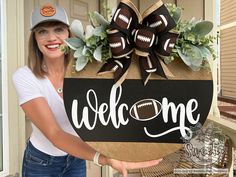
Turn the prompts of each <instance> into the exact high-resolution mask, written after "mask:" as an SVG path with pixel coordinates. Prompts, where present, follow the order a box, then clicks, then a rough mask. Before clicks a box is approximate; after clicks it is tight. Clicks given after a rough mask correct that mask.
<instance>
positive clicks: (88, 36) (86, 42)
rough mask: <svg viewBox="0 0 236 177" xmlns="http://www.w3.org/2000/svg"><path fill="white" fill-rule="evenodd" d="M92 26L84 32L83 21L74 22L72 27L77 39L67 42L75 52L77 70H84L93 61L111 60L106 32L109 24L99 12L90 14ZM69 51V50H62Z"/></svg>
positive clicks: (88, 26) (70, 39) (69, 39)
mask: <svg viewBox="0 0 236 177" xmlns="http://www.w3.org/2000/svg"><path fill="white" fill-rule="evenodd" d="M89 19H90V23H91V25H87V26H86V30H84V28H83V25H82V23H81V21H79V20H74V21H73V22H72V24H71V26H70V30H71V32H72V33H73V34H74V35H75V37H72V38H68V39H66V40H65V43H66V44H67V46H69V48H70V49H72V50H74V51H75V52H74V58H75V59H76V65H75V70H76V71H80V70H82V69H83V68H84V67H85V66H86V65H87V63H88V62H92V61H93V59H95V60H97V61H99V62H103V61H106V60H107V59H109V58H111V52H110V48H109V45H108V38H107V33H106V30H107V28H108V26H109V22H108V21H107V20H106V19H105V18H104V17H103V16H102V15H100V14H99V13H98V12H92V13H90V14H89ZM62 50H67V49H62Z"/></svg>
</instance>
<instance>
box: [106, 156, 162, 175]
mask: <svg viewBox="0 0 236 177" xmlns="http://www.w3.org/2000/svg"><path fill="white" fill-rule="evenodd" d="M161 161H162V159H158V160H151V161H145V162H125V161H119V160H115V159H109V158H108V159H107V164H108V165H109V166H111V167H112V168H114V169H115V170H117V171H118V172H120V173H121V174H122V176H123V177H127V175H128V170H133V169H140V168H147V167H151V166H154V165H157V164H159V163H160V162H161Z"/></svg>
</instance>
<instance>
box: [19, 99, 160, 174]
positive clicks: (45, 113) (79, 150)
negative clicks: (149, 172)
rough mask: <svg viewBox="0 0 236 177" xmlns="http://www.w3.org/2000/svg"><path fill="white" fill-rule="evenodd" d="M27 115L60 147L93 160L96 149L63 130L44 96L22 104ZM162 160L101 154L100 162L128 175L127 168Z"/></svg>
mask: <svg viewBox="0 0 236 177" xmlns="http://www.w3.org/2000/svg"><path fill="white" fill-rule="evenodd" d="M21 107H22V109H23V110H24V112H25V114H26V115H27V117H29V118H30V120H31V121H32V122H33V123H34V125H35V126H37V127H38V128H39V129H40V130H41V132H42V133H43V134H44V135H45V136H46V137H47V138H48V139H49V140H50V141H51V142H52V143H53V144H54V145H55V146H56V147H57V148H59V149H61V150H63V151H65V152H67V153H68V154H71V155H73V156H75V157H78V158H81V159H85V160H90V161H91V160H93V157H94V155H95V153H96V151H95V150H94V149H93V148H91V147H90V146H89V145H88V144H87V143H85V142H84V141H83V140H81V139H80V138H79V137H76V136H74V135H71V134H69V133H67V132H65V131H63V130H62V128H61V127H60V126H59V125H58V123H57V122H56V119H55V118H54V115H53V113H52V111H51V109H50V107H49V105H48V104H47V101H46V100H45V99H44V98H43V97H39V98H35V99H33V100H30V101H28V102H26V103H24V104H22V105H21ZM160 161H161V159H160V160H153V161H147V162H138V163H131V162H123V161H118V160H115V159H110V158H107V157H105V156H104V155H102V154H101V155H100V156H99V164H102V165H109V166H111V167H113V168H114V169H116V170H118V171H119V172H121V173H122V175H123V176H124V177H126V176H127V169H137V168H145V167H149V166H153V165H157V164H158V163H159V162H160Z"/></svg>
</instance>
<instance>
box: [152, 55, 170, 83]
mask: <svg viewBox="0 0 236 177" xmlns="http://www.w3.org/2000/svg"><path fill="white" fill-rule="evenodd" d="M150 59H151V61H152V62H153V64H154V65H155V66H156V71H155V73H156V74H157V75H159V76H161V77H164V78H166V79H168V78H167V76H166V74H165V71H164V69H163V68H162V64H161V60H160V59H159V58H158V57H157V56H155V55H154V54H151V55H150Z"/></svg>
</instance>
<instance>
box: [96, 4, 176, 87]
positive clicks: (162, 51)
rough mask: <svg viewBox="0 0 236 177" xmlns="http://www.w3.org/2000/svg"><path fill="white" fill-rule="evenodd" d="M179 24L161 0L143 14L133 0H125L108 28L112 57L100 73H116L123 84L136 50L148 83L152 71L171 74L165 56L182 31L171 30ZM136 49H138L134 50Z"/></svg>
mask: <svg viewBox="0 0 236 177" xmlns="http://www.w3.org/2000/svg"><path fill="white" fill-rule="evenodd" d="M175 26H176V24H175V21H174V20H173V19H172V17H171V16H170V14H169V12H168V10H167V8H166V7H165V5H164V4H163V2H162V1H161V0H159V1H158V2H156V3H155V4H153V5H152V6H151V7H150V8H148V9H147V10H146V11H145V12H144V14H143V17H141V15H140V13H139V11H138V10H137V8H136V7H135V5H134V4H133V3H132V2H131V1H129V0H121V2H120V4H119V6H118V8H117V10H116V12H115V14H114V16H113V18H112V21H111V28H110V29H109V30H107V34H108V40H109V45H110V48H111V52H112V58H111V59H109V60H108V61H107V63H105V64H104V65H103V66H102V68H101V69H100V70H99V71H98V74H105V73H110V72H113V73H114V80H115V83H116V84H121V83H122V82H123V81H124V79H125V77H126V75H127V73H128V69H129V66H130V64H131V58H132V54H133V53H135V54H136V55H137V56H138V60H139V67H140V73H141V77H142V80H143V83H144V85H146V83H147V82H148V79H149V77H150V75H151V73H156V74H158V75H160V76H162V77H164V78H167V76H166V75H167V74H166V73H170V71H169V70H168V68H167V67H166V66H165V64H164V62H163V61H162V59H161V56H169V55H170V53H171V51H172V49H173V48H174V45H175V42H176V40H177V37H178V34H176V33H173V32H170V30H171V29H173V28H174V27H175ZM133 51H134V52H133Z"/></svg>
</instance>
